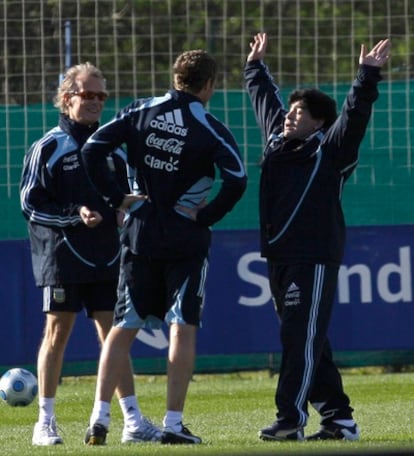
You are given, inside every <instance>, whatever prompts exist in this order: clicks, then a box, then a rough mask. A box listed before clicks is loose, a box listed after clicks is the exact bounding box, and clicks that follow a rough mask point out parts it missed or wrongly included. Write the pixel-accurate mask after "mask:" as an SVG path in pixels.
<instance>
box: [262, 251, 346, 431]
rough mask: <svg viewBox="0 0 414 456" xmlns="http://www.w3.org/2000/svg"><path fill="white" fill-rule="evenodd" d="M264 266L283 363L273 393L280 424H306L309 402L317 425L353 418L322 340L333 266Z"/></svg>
mask: <svg viewBox="0 0 414 456" xmlns="http://www.w3.org/2000/svg"><path fill="white" fill-rule="evenodd" d="M267 265H268V273H269V282H270V289H271V292H272V295H273V299H274V304H275V308H276V312H277V314H278V316H279V320H280V338H281V345H282V360H281V366H280V373H279V381H278V385H277V389H276V394H275V403H276V408H277V414H276V417H277V420H278V422H279V423H280V426H281V427H283V428H286V429H291V428H294V427H304V426H306V424H307V419H308V401H309V402H310V403H311V404H312V406H313V407H314V408H315V409H316V410H317V411H318V412H319V414H320V415H321V424H322V425H326V424H329V423H331V422H332V421H333V420H338V419H352V411H353V409H352V408H351V407H350V401H349V398H348V396H347V395H346V394H345V392H344V389H343V385H342V378H341V375H340V373H339V371H338V368H337V367H336V365H335V363H334V361H333V359H332V351H331V347H330V344H329V340H328V338H327V332H328V326H329V321H330V318H331V312H332V307H333V303H334V299H335V292H336V285H337V280H338V269H339V268H338V266H333V265H325V264H295V265H287V264H280V263H276V262H273V261H272V260H270V259H268V261H267Z"/></svg>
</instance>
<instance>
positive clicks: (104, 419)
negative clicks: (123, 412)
mask: <svg viewBox="0 0 414 456" xmlns="http://www.w3.org/2000/svg"><path fill="white" fill-rule="evenodd" d="M110 411H111V403H110V402H105V401H95V403H94V404H93V409H92V415H91V419H90V421H89V424H90V425H91V426H92V425H94V424H95V423H100V424H102V425H104V426H105V427H106V428H107V429H108V428H109V423H110V422H111V414H110Z"/></svg>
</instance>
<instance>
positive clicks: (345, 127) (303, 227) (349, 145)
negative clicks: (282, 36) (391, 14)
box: [245, 60, 381, 265]
mask: <svg viewBox="0 0 414 456" xmlns="http://www.w3.org/2000/svg"><path fill="white" fill-rule="evenodd" d="M380 80H381V76H380V73H379V68H376V67H371V66H366V65H361V66H360V67H359V70H358V74H357V77H356V79H355V81H354V82H353V84H352V87H351V89H350V91H349V93H348V95H347V97H346V100H345V102H344V104H343V106H342V110H341V113H340V115H339V116H338V118H337V120H336V122H335V123H334V124H333V125H332V126H331V127H330V128H329V129H328V130H327V131H326V132H324V131H318V132H316V133H314V134H312V135H311V136H309V137H308V138H306V140H305V141H297V140H291V141H285V140H284V138H283V136H282V130H283V124H284V119H285V116H286V113H287V111H286V109H285V108H284V106H283V102H282V101H281V98H280V95H279V89H278V87H277V86H276V85H275V84H274V82H273V79H272V77H271V75H270V73H269V71H268V68H267V67H266V66H265V64H264V63H263V62H262V61H259V60H256V61H251V62H247V64H246V66H245V82H246V87H247V91H248V93H249V96H250V99H251V101H252V105H253V109H254V111H255V114H256V119H257V121H258V124H259V126H260V128H261V130H262V133H263V136H264V139H265V151H264V158H263V163H262V172H261V178H260V203H259V204H260V231H261V253H262V256H264V257H267V258H269V259H271V260H275V261H277V262H280V263H285V264H292V263H301V262H302V263H313V264H317V263H321V264H334V265H338V264H340V263H341V261H342V257H343V252H344V244H345V221H344V215H343V211H342V206H341V196H342V189H343V185H344V183H345V181H346V180H347V179H348V178H349V176H350V175H351V173H352V172H353V170H354V169H355V167H356V166H357V163H358V153H359V147H360V144H361V141H362V139H363V137H364V134H365V131H366V127H367V124H368V121H369V119H370V116H371V110H372V105H373V103H374V101H375V100H376V99H377V97H378V90H377V84H378V82H379V81H380Z"/></svg>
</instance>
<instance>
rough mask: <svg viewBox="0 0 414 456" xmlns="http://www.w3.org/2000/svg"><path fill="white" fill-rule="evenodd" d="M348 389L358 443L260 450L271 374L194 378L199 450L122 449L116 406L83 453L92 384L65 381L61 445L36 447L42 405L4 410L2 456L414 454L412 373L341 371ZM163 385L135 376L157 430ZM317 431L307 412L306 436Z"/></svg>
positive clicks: (0, 410) (90, 380) (191, 399)
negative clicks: (103, 433)
mask: <svg viewBox="0 0 414 456" xmlns="http://www.w3.org/2000/svg"><path fill="white" fill-rule="evenodd" d="M343 380H344V385H345V389H346V392H347V393H348V394H349V395H350V397H351V400H352V406H353V407H354V409H355V412H354V414H355V419H356V420H357V421H358V424H359V426H360V428H361V440H360V441H358V442H343V441H331V442H326V441H325V442H263V441H261V440H259V438H258V437H257V432H258V430H259V429H260V428H262V427H264V426H266V425H268V424H270V423H271V422H272V421H273V420H274V416H275V415H274V414H275V409H274V403H273V395H274V389H275V384H276V381H277V376H275V377H270V376H269V375H268V373H267V372H266V371H260V372H241V373H230V374H221V375H201V374H200V375H195V376H194V378H193V381H192V382H191V384H190V389H189V393H188V399H187V403H186V409H185V413H184V418H185V420H184V421H185V424H186V425H188V427H189V428H190V429H191V430H192V431H193V432H194V433H195V434H197V435H200V436H201V437H202V439H203V444H202V445H196V446H193V445H185V446H168V445H167V446H163V445H160V444H158V443H153V444H150V443H148V444H132V445H122V444H121V443H120V437H121V432H122V415H121V413H120V409H119V406H118V402H117V400H116V398H114V400H113V402H112V422H111V427H110V432H109V434H108V438H107V445H106V446H103V447H86V446H85V445H84V444H83V437H84V433H85V429H86V425H87V423H88V418H89V415H90V412H91V409H92V402H93V397H94V388H95V378H94V377H78V378H73V377H67V378H63V380H62V384H61V385H60V386H59V389H58V396H57V405H56V413H57V419H58V426H59V428H60V429H61V435H62V437H63V439H64V444H63V445H59V446H54V447H33V446H32V445H31V438H32V431H33V425H34V423H35V421H36V418H37V403H36V400H35V402H34V403H33V404H31V405H29V406H27V407H17V408H13V407H10V406H8V405H7V404H5V403H4V402H1V403H0V449H1V454H4V455H7V456H9V455H31V456H37V455H53V456H54V455H77V456H80V455H93V456H95V455H108V456H114V455H125V456H128V455H145V456H152V455H168V456H170V455H188V456H192V455H211V456H213V455H214V456H225V455H275V454H277V455H298V454H299V455H300V454H311V455H324V454H335V455H339V454H343V455H359V454H364V455H367V454H378V455H379V454H414V373H411V372H410V373H401V374H400V373H393V374H384V373H381V372H380V371H378V372H376V371H374V373H372V372H370V373H365V372H364V371H361V370H357V371H356V370H347V371H344V376H343ZM165 385H166V382H165V377H164V376H137V377H136V392H137V394H138V397H139V403H140V406H141V409H142V412H143V413H144V414H145V415H146V416H148V417H149V418H151V419H152V420H153V421H154V422H155V423H158V424H160V422H161V420H162V417H163V414H164V410H165ZM317 428H318V416H317V415H316V412H314V411H313V409H310V419H309V424H308V427H307V428H306V432H307V433H311V432H313V431H315V430H316V429H317Z"/></svg>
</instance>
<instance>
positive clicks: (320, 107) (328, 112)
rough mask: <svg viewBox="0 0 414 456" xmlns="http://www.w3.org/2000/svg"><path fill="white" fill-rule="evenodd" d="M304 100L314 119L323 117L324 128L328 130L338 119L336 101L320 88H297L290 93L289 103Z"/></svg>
mask: <svg viewBox="0 0 414 456" xmlns="http://www.w3.org/2000/svg"><path fill="white" fill-rule="evenodd" d="M296 101H302V102H303V104H304V105H305V107H306V109H307V110H308V111H309V113H310V115H311V116H312V117H313V118H314V119H323V120H324V123H323V125H322V128H323V129H324V130H327V129H328V128H329V127H330V126H331V125H332V124H333V123H334V122H335V120H336V117H337V113H336V102H335V100H334V99H333V98H331V97H330V96H328V95H326V94H325V93H323V92H321V91H320V90H318V89H313V88H309V89H297V90H294V91H293V92H292V93H291V94H290V95H289V105H291V104H292V103H295V102H296Z"/></svg>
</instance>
